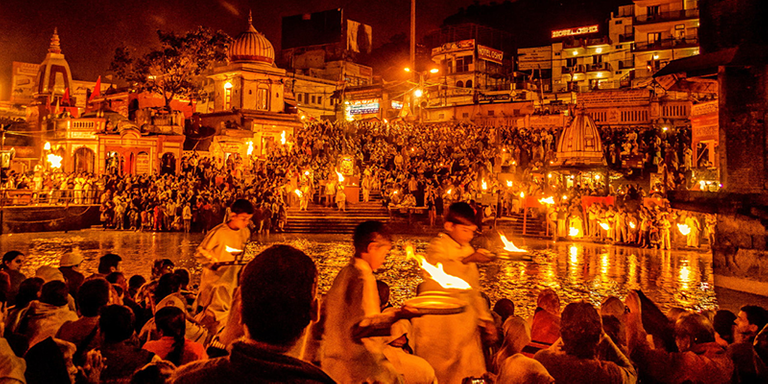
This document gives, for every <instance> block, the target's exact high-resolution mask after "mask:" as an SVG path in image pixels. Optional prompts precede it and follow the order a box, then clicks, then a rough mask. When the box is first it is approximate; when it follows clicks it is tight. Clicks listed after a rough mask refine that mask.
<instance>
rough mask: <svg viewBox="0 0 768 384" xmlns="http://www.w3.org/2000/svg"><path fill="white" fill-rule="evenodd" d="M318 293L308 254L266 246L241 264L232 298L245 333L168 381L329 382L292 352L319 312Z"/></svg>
mask: <svg viewBox="0 0 768 384" xmlns="http://www.w3.org/2000/svg"><path fill="white" fill-rule="evenodd" d="M316 293H317V268H316V267H315V264H314V263H313V262H312V259H310V258H309V256H307V255H306V254H304V252H301V251H299V250H297V249H295V248H292V247H289V246H286V245H275V246H272V247H270V248H268V249H267V250H265V251H264V252H262V253H261V254H260V255H258V256H256V257H255V258H254V259H253V260H252V261H251V262H249V263H248V265H246V266H245V268H244V269H243V272H242V274H241V275H240V290H238V291H237V293H236V295H239V296H240V297H239V298H238V297H236V298H235V299H234V300H233V302H234V303H235V306H234V307H233V308H232V310H233V311H237V312H238V313H239V314H240V315H241V316H242V323H243V325H244V326H245V329H247V330H248V337H247V338H245V339H242V340H240V341H237V342H235V343H234V344H233V345H232V351H231V354H230V356H228V357H220V358H216V359H211V360H207V361H200V362H195V363H191V364H188V365H185V366H183V367H181V368H180V369H179V370H177V371H176V373H175V375H174V377H173V379H172V381H171V382H173V383H205V384H209V383H246V382H302V383H333V380H331V378H330V377H328V375H326V374H325V373H324V372H323V371H321V370H320V369H319V368H317V367H315V366H314V365H312V364H309V363H306V362H303V361H301V360H298V359H296V358H294V357H291V356H290V354H291V353H290V352H291V350H292V349H293V347H294V345H295V344H296V342H297V340H298V339H299V338H300V337H301V335H302V334H303V333H304V329H305V328H306V327H307V326H308V325H309V323H310V321H313V320H316V319H317V317H318V311H317V299H316V297H315V295H316ZM238 299H239V300H238ZM238 304H239V305H238Z"/></svg>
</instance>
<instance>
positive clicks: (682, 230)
mask: <svg viewBox="0 0 768 384" xmlns="http://www.w3.org/2000/svg"><path fill="white" fill-rule="evenodd" d="M677 229H678V230H679V231H680V233H682V234H683V236H688V234H689V233H691V227H689V226H687V225H685V224H678V225H677Z"/></svg>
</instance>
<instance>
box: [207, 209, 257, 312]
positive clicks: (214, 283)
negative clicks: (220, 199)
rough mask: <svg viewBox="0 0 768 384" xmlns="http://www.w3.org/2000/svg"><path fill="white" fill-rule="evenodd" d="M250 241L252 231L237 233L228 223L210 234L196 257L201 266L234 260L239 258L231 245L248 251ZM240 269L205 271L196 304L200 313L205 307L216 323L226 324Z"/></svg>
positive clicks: (216, 227) (224, 267)
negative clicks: (232, 250) (228, 249)
mask: <svg viewBox="0 0 768 384" xmlns="http://www.w3.org/2000/svg"><path fill="white" fill-rule="evenodd" d="M250 238H251V232H250V231H249V230H248V228H243V229H240V230H234V229H232V228H230V227H229V226H228V225H227V224H219V225H217V226H215V227H214V228H213V229H212V230H211V231H210V232H208V235H207V236H205V238H204V239H203V242H202V243H200V246H198V247H197V253H196V254H195V256H196V258H197V260H198V261H199V262H200V263H201V264H208V263H213V262H227V261H234V260H235V257H234V256H233V255H232V253H230V252H227V246H229V247H230V248H234V249H240V250H244V249H245V243H246V242H247V241H248V239H250ZM240 268H241V266H222V267H219V268H218V269H216V270H215V271H214V270H211V269H210V268H203V271H202V273H201V275H200V289H199V291H198V292H199V293H198V295H197V299H196V300H195V305H194V307H195V308H196V312H199V311H200V310H201V309H202V308H204V309H207V310H210V311H211V312H212V313H213V315H214V316H215V317H216V320H217V321H219V322H220V323H221V324H222V325H223V324H224V323H225V321H226V318H227V316H228V315H229V307H230V304H231V302H232V294H233V293H234V291H235V287H236V286H237V275H238V272H239V271H240Z"/></svg>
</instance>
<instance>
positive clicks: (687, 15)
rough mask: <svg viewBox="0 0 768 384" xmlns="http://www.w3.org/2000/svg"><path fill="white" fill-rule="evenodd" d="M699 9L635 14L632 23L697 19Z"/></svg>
mask: <svg viewBox="0 0 768 384" xmlns="http://www.w3.org/2000/svg"><path fill="white" fill-rule="evenodd" d="M698 18H699V10H698V8H697V9H685V10H680V11H670V12H661V13H657V14H654V15H638V16H635V19H634V24H635V25H642V24H653V23H661V22H665V21H676V20H687V19H698Z"/></svg>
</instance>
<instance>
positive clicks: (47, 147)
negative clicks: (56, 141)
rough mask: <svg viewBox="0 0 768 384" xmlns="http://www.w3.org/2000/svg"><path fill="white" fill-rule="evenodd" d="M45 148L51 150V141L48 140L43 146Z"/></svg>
mask: <svg viewBox="0 0 768 384" xmlns="http://www.w3.org/2000/svg"><path fill="white" fill-rule="evenodd" d="M43 149H44V150H46V151H50V150H51V142H49V141H46V142H45V145H44V146H43Z"/></svg>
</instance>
